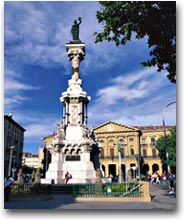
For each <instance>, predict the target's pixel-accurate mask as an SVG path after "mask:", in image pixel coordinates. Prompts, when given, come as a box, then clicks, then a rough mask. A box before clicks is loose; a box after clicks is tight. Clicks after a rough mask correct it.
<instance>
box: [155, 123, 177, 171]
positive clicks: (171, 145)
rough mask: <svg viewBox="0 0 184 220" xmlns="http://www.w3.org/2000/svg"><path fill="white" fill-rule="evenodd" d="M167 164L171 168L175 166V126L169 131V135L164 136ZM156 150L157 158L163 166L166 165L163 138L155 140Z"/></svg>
mask: <svg viewBox="0 0 184 220" xmlns="http://www.w3.org/2000/svg"><path fill="white" fill-rule="evenodd" d="M166 140H167V146H168V154H169V163H170V166H171V167H175V166H176V126H175V127H174V128H172V129H171V130H170V134H169V135H167V136H166ZM156 148H157V150H158V152H159V157H160V159H161V161H162V163H163V164H166V162H167V161H166V149H165V144H164V136H162V137H160V138H159V139H158V140H157V143H156Z"/></svg>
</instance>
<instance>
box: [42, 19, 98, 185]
mask: <svg viewBox="0 0 184 220" xmlns="http://www.w3.org/2000/svg"><path fill="white" fill-rule="evenodd" d="M81 22H82V19H81V18H80V17H79V18H78V22H77V20H74V24H73V26H72V29H71V34H72V37H73V39H72V41H70V42H69V43H67V44H66V51H67V56H68V58H69V60H70V61H71V64H72V77H71V79H70V80H69V81H68V88H67V91H65V92H63V93H62V94H61V97H60V101H61V102H62V103H63V120H62V121H61V122H60V123H59V124H58V129H57V132H56V134H55V136H54V137H53V139H52V142H51V144H50V145H49V146H47V149H48V150H49V151H50V153H51V158H52V159H51V163H50V164H49V168H48V171H47V172H46V178H45V179H44V180H42V183H44V182H45V183H51V182H54V183H56V184H60V183H64V178H65V174H66V172H69V173H70V174H71V176H72V178H71V179H69V182H68V183H96V182H99V181H100V180H99V168H100V164H99V147H98V144H97V142H96V140H95V136H94V134H93V131H92V130H89V129H88V127H87V120H88V111H87V110H88V103H89V102H90V100H91V98H90V97H89V96H87V93H86V92H85V91H83V89H82V80H81V79H80V74H79V73H80V71H79V66H80V62H81V61H82V60H84V57H85V44H84V43H83V42H81V40H80V39H79V25H80V24H81ZM97 176H98V178H97Z"/></svg>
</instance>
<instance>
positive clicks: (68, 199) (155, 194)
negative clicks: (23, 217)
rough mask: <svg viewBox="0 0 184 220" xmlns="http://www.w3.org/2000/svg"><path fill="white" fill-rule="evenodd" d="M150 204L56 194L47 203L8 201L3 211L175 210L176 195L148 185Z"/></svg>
mask: <svg viewBox="0 0 184 220" xmlns="http://www.w3.org/2000/svg"><path fill="white" fill-rule="evenodd" d="M150 195H151V198H152V201H151V202H94V201H91V202H86V201H85V202H82V201H81V202H78V201H74V200H73V198H72V196H71V195H67V194H58V195H57V194H56V195H53V199H51V200H48V201H10V202H5V205H4V208H5V209H73V210H79V209H88V210H90V209H109V210H112V209H123V210H125V209H132V210H135V209H140V210H141V209H150V210H151V209H160V210H164V209H166V210H168V209H170V210H172V209H173V210H174V209H176V194H171V195H170V194H168V184H158V185H152V184H150Z"/></svg>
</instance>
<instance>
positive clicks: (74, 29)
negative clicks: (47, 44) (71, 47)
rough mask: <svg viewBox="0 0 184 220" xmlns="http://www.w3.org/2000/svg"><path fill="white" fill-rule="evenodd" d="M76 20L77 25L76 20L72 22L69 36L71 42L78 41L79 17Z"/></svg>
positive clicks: (80, 21) (80, 20)
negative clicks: (71, 39) (70, 36)
mask: <svg viewBox="0 0 184 220" xmlns="http://www.w3.org/2000/svg"><path fill="white" fill-rule="evenodd" d="M78 20H79V23H77V20H76V19H75V20H74V23H73V25H72V28H71V34H72V37H73V41H80V40H79V25H80V24H81V23H82V19H81V17H79V18H78Z"/></svg>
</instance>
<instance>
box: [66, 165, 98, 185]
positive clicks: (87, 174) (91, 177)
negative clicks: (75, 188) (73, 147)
mask: <svg viewBox="0 0 184 220" xmlns="http://www.w3.org/2000/svg"><path fill="white" fill-rule="evenodd" d="M67 171H68V172H69V173H70V174H71V176H72V178H71V179H69V181H68V183H96V171H95V170H94V166H93V163H92V162H91V161H65V162H64V164H63V174H64V175H65V173H66V172H67ZM63 177H64V176H63Z"/></svg>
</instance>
